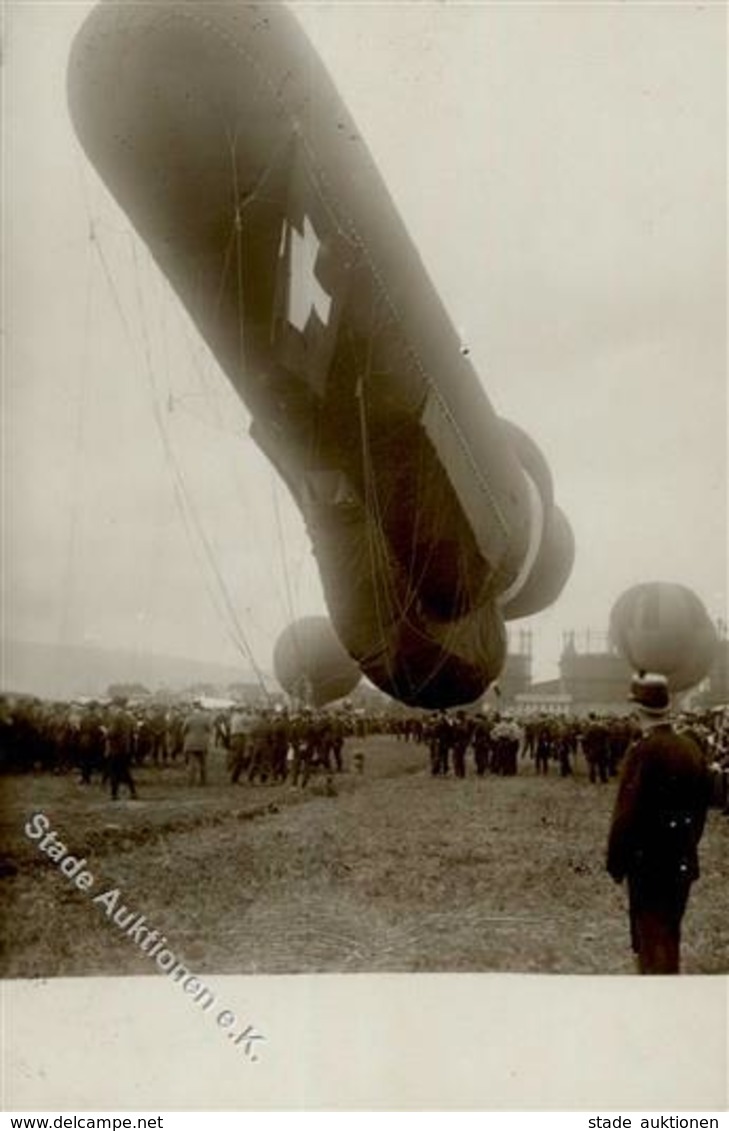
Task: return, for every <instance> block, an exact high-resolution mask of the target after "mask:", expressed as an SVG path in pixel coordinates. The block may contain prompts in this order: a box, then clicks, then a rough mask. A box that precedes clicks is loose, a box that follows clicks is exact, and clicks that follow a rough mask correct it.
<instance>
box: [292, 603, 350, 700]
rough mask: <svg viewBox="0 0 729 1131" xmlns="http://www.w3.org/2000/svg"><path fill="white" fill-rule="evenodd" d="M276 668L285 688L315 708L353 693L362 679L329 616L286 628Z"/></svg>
mask: <svg viewBox="0 0 729 1131" xmlns="http://www.w3.org/2000/svg"><path fill="white" fill-rule="evenodd" d="M273 670H274V673H275V675H276V679H277V680H278V682H279V683H280V684H281V686H282V687H283V689H284V691H286V692H288V694H289V695H292V696H294V697H296V698H299V699H302V700H304V701H305V702H306V703H307V704H308V705H309V706H312V707H323V706H325V704H327V703H332V702H333V701H334V700H335V699H342V698H343V697H344V696H345V695H349V693H350V692H351V691H354V689H355V687H356V686H357V684H358V683H359V679H360V672H359V668H358V667H357V665H356V663H355V662H354V660H353V659H352V658H351V656H349V654H348V653H347V652H346V651H345V649H344V648H343V647H342V645H341V643H340V642H339V639H338V637H337V635H336V633H335V631H334V629H333V628H332V626H331V624H330V623H329V621H328V620H327V619H326V617H302V618H301V619H300V620H296V621H294V622H293V624H290V625H289V626H288V628H286V629H284V631H283V632H282V633H281V635H280V636H279V638H278V640H277V641H276V646H275V648H274V652H273Z"/></svg>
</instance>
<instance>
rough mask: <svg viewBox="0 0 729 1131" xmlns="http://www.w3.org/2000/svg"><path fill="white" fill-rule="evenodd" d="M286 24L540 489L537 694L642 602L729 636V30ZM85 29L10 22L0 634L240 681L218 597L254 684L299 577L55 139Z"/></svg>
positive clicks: (112, 211) (672, 15) (655, 6)
mask: <svg viewBox="0 0 729 1131" xmlns="http://www.w3.org/2000/svg"><path fill="white" fill-rule="evenodd" d="M294 6H295V8H296V11H297V12H298V13H299V14H300V17H301V20H302V22H303V24H304V25H305V27H306V28H307V30H308V31H309V33H310V35H311V37H312V39H313V41H314V43H315V44H316V45H317V47H318V48H319V49H320V51H321V53H322V55H323V56H324V59H325V61H326V63H327V64H328V65H329V67H330V69H331V70H332V72H333V74H334V77H335V79H336V81H337V83H338V85H339V87H340V90H341V92H342V95H343V96H344V98H345V100H346V101H347V103H348V105H349V107H350V110H351V111H352V113H353V114H354V117H355V119H356V120H357V122H358V124H359V126H360V129H361V131H362V133H363V135H364V137H365V138H366V139H367V141H368V143H369V145H370V148H371V150H372V152H373V154H374V156H375V158H376V160H377V162H378V164H379V166H380V168H381V171H382V173H383V175H384V177H385V179H386V181H387V183H388V185H389V187H390V189H391V192H392V193H393V196H394V197H395V200H396V202H397V204H398V206H399V207H400V209H401V212H402V215H403V217H404V220H405V222H406V224H407V226H408V227H409V229H410V231H411V233H412V235H413V237H414V239H415V242H416V244H417V246H418V248H419V249H420V252H421V255H422V257H423V260H424V262H425V264H426V266H427V268H428V270H429V271H430V273H431V275H432V277H433V279H434V281H435V283H436V286H437V287H438V289H439V290H440V292H441V295H442V297H443V299H444V301H445V303H446V305H447V307H448V309H449V311H450V313H451V316H452V318H453V321H454V323H455V324H456V326H457V327H458V328H459V330H460V332H461V334H462V336H463V338H464V340H465V341H466V342H467V343H468V345H469V346H470V349H471V355H472V358H473V360H474V362H475V365H476V368H477V369H478V370H479V372H480V373H481V376H482V379H483V383H484V386H485V388H486V391H487V393H488V395H489V397H490V399H491V401H492V404H493V405H494V407H495V408H496V409H497V411H498V412H499V413H500V414H501V415H503V416H506V417H508V418H510V419H512V420H514V421H515V422H516V423H517V424H519V425H521V426H522V427H524V428H526V429H527V431H529V432H530V433H531V434H532V436H533V437H534V439H535V440H536V441H537V443H538V444H539V445H540V446H541V447H542V449H543V451H544V452H545V454H546V456H547V458H548V460H549V462H550V464H551V467H552V471H553V474H554V479H555V484H556V492H557V499H558V501H559V503H560V505H561V506H562V507H563V509H564V510H565V511H566V513H567V514H568V516H569V518H570V521H571V523H572V526H573V529H574V532H575V536H576V542H577V559H576V564H575V569H574V573H573V576H572V578H571V580H570V582H569V584H568V586H567V588H566V590H565V592H564V594H563V595H562V597H561V598H560V600H559V601H558V602H557V604H556V605H555V606H554V607H553V608H552V609H551V610H549V611H548V612H546V613H543V614H541V615H539V616H537V617H534V618H530V619H529V620H527V621H524V622H516V628H517V629H518V628H519V627H520V626H523V627H530V628H531V629H532V630H533V631H534V637H535V647H536V658H537V661H538V667H537V674H539V675H550V674H554V671H555V665H556V661H557V659H558V656H559V651H560V646H561V632H562V629H577V630H580V629H586V628H592V629H598V630H599V629H604V628H605V627H606V624H607V619H608V614H609V610H610V607H611V605H612V603H613V601H614V600H615V598H616V597H617V596H618V595H619V593H620V592H621V591H622V590H623V589H624V588H625V587H626V586H628V585H630V584H633V583H636V582H638V581H643V580H652V579H664V580H675V581H680V582H682V583H684V584H686V585H689V586H691V587H692V588H693V589H694V590H695V591H696V592H697V593H698V594H699V596H700V597H701V598H702V600H703V601H704V603H705V604H706V606H707V608H708V610H709V612H710V613H711V615H712V616H714V617H716V616H723V617H726V606H727V489H726V483H727V409H726V405H727V375H726V351H727V327H726V306H727V293H726V259H727V240H726V169H727V165H726V118H727V110H726V103H727V99H726V36H725V19H726V9H725V6H724V5H723V4H717V5H714V4H698V5H692V4H689V3H680V4H665V5H664V4H660V3H650V4H637V3H635V4H634V3H620V4H601V3H592V2H591V3H579V2H578V3H566V4H560V3H557V4H539V5H532V4H528V3H518V4H515V3H508V4H493V3H483V4H478V3H477V4H457V3H448V2H441V3H428V2H422V0H420V2H418V3H417V4H412V5H408V4H403V3H401V2H398V3H397V4H391V3H385V4H372V3H365V4H354V3H335V4H317V5H313V4H296V5H294ZM90 7H91V5H90V4H88V3H86V2H82V3H76V4H65V3H63V2H59V0H56V2H54V3H28V2H26V0H23V2H21V3H12V2H7V3H6V6H5V28H4V40H5V43H4V48H5V50H4V67H3V74H4V102H3V120H2V127H3V128H2V133H3V147H4V153H3V182H4V183H3V190H4V191H3V200H4V203H3V222H4V236H3V242H4V254H3V270H4V280H3V283H4V290H3V314H4V357H3V392H4V411H3V428H4V434H3V474H2V488H3V546H4V549H3V634H4V636H6V637H14V638H20V639H25V640H34V641H43V642H53V643H57V642H61V641H63V642H70V643H79V642H83V641H93V642H94V643H97V644H103V645H108V646H115V645H116V646H123V647H133V648H135V649H142V648H147V649H149V650H150V651H156V652H170V653H176V654H180V655H191V656H196V657H199V658H202V659H213V660H220V661H224V662H230V661H235V660H236V658H239V656H240V653H239V651H238V650H237V649H236V647H235V645H234V643H233V642H232V640H231V635H233V636H235V635H236V633H237V631H238V630H235V629H233V627H232V624H231V613H230V610H229V609H225V608H223V599H222V598H221V596H220V593H221V590H220V587H219V581H218V577H220V578H221V579H222V581H223V586H224V589H225V592H226V594H227V596H228V598H229V600H230V603H231V605H232V606H233V607H234V609H235V614H236V618H237V622H238V625H239V628H240V630H241V631H242V633H243V634H244V636H245V639H246V642H247V644H248V645H249V646H250V647H251V648H252V649H253V651H254V653H255V655H256V658H257V661H258V663H259V664H260V665H261V666H263V667H264V668H268V669H270V666H271V653H272V649H273V644H274V642H275V639H276V636H277V635H278V633H279V632H280V631H281V629H282V628H283V627H284V625H285V624H286V623H287V622H288V620H289V619H290V609H291V607H293V610H294V612H295V613H296V615H304V614H308V613H312V612H320V611H323V602H322V598H321V592H320V587H319V583H318V579H317V575H316V569H315V566H314V562H313V559H312V557H311V554H310V551H309V549H308V545H307V540H306V537H305V534H304V531H303V525H302V523H301V520H300V519H299V516H298V512H297V511H296V508H295V507H294V506H293V504H292V503H291V501H290V500H289V497H288V495H287V494H286V492H285V490H284V488H283V487H282V486H281V485H280V484H278V483H277V479H276V475H275V473H274V472H273V471H272V470H271V469H270V467H269V465H268V464H267V462H266V460H265V459H264V457H263V456H262V455H260V453H259V452H258V450H257V449H256V447H255V445H254V444H253V443H252V441H251V440H250V439H249V438H248V437H247V422H248V418H247V414H246V412H245V410H244V409H243V407H242V406H241V404H240V403H239V402H238V400H237V398H236V397H235V395H234V394H233V393H232V391H231V390H230V389H229V387H228V385H227V383H226V381H225V379H224V378H223V377H222V376H221V375H220V374H219V372H218V371H217V370H216V367H215V364H214V362H213V361H212V359H211V358H210V356H209V355H208V353H207V352H206V349H205V347H204V346H203V344H202V342H201V341H200V340H199V338H198V336H197V334H196V332H195V331H194V330H193V329H192V328H191V327H190V325H189V323H188V321H187V320H186V318H185V316H184V313H183V312H182V311H181V310H180V307H179V304H178V303H177V301H176V300H175V299H174V297H172V296H171V295H170V293H169V291H168V288H167V286H166V284H165V283H164V280H162V279H161V278H160V276H159V275H158V273H157V271H156V269H155V268H154V267H153V266H152V265H151V261H150V257H149V255H148V253H147V252H146V249H145V248H144V247H143V246H142V245H140V244H139V243H138V241H137V240H136V239H135V238H134V237H133V235H132V233H131V228H130V225H129V224H128V222H127V221H126V219H125V217H124V216H123V215H122V214H121V213H120V212H119V210H118V209H117V207H116V206H115V205H114V203H113V202H112V201H111V199H110V197H109V196H108V194H107V193H106V190H105V189H104V188H103V186H102V185H101V183H100V182H99V180H98V178H97V177H96V175H95V173H94V172H93V170H92V169H91V168H90V167H89V166H88V163H87V162H86V159H85V158H84V156H83V154H82V152H81V150H80V147H79V146H78V144H77V143H76V141H75V138H74V135H73V133H72V130H71V126H70V122H69V119H68V114H67V111H66V101H65V89H64V87H65V65H66V60H67V57H68V52H69V47H70V43H71V40H72V37H73V34H74V31H75V29H76V28H77V27H78V26H79V24H80V22H81V21H82V19H83V16H84V14H85V13H86V12H87V11H88V10H89V9H90ZM92 229H93V232H94V234H95V239H94V240H92V239H91V238H90V233H91V231H92ZM182 499H184V500H186V502H187V504H188V505H187V510H186V512H185V507H184V506H183V504H182V502H181V500H182ZM183 512H185V513H187V525H186V523H185V521H184V520H183ZM191 515H192V518H191V517H190V516H191ZM289 594H290V598H289Z"/></svg>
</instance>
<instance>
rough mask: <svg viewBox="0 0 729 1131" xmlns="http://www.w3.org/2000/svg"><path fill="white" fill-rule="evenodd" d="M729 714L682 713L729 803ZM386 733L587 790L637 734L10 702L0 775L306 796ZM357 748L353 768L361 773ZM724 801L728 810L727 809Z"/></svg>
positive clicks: (491, 715)
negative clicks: (181, 777) (294, 789)
mask: <svg viewBox="0 0 729 1131" xmlns="http://www.w3.org/2000/svg"><path fill="white" fill-rule="evenodd" d="M726 716H727V712H726V711H725V712H723V713H722V712H717V711H704V712H700V713H697V712H694V713H691V714H685V715H680V716H678V718H677V728H678V729H679V730H682V729H683V730H690V732H691V734H692V736H693V737H694V738H695V739H696V740H697V741H698V743H699V745H700V747H701V749H702V750H703V752H704V755H705V757H706V760H707V764H709V765H712V766H713V767H714V769H715V771H716V772H717V774H718V786H717V790H718V791H719V792H721V791H722V789H723V791H724V793H726V780H727V775H728V774H729V725H727V717H726ZM375 733H379V734H390V735H394V736H395V737H397V738H398V739H400V740H401V741H404V742H411V743H418V744H422V745H424V746H425V747H426V748H427V750H428V757H429V768H430V772H431V773H432V775H433V777H438V778H445V777H448V776H453V777H455V778H465V777H466V776H470V775H471V774H475V775H476V776H478V777H483V776H484V775H485V774H497V775H502V776H513V775H515V774H517V773H518V772H529V770H531V772H533V773H535V774H538V775H547V774H549V773H556V774H558V775H560V776H561V777H569V776H571V775H572V774H573V773H574V769H575V765H576V762H577V759H578V758H579V757H580V756H581V757H582V758H583V759H584V765H585V767H586V770H587V773H588V775H589V778H590V781H592V782H595V783H597V784H599V783H605V782H607V781H609V780H610V779H611V778H614V777H615V776H616V775H617V773H618V769H619V766H620V764H621V761H622V759H623V758H624V755H625V752H626V750H627V749H628V748H629V746H630V745H631V743H633V742H634V741H635V740H636V738H637V737H638V735H639V727H638V724H637V721H636V719H635V717H633V716H630V715H602V716H600V715H597V714H595V713H590V714H589V715H587V716H585V717H577V716H567V715H556V714H550V713H546V712H545V713H541V714H536V715H527V716H522V717H517V716H515V715H514V714H510V713H508V712H497V711H490V712H487V713H484V712H481V711H466V710H456V711H436V712H421V711H412V712H408V711H394V712H391V713H387V712H379V713H378V712H369V713H366V714H365V713H363V712H361V711H354V710H352V709H351V708H350V709H346V708H345V709H341V708H339V709H337V708H335V709H333V710H313V709H310V708H306V707H299V708H296V709H294V708H291V707H286V706H284V705H281V704H278V705H276V706H275V707H271V706H267V707H259V708H247V707H242V706H235V707H231V708H226V709H224V710H220V709H211V708H210V707H206V706H205V704H204V701H201V700H197V701H194V702H193V703H189V702H187V703H174V704H164V703H159V702H154V701H153V700H152V701H141V702H128V701H126V700H124V699H122V698H115V699H112V700H111V701H108V702H102V701H92V702H85V703H79V702H73V703H59V702H44V701H42V700H39V699H33V698H17V697H10V696H6V697H4V698H2V699H0V772H3V773H22V772H27V771H31V770H35V771H50V772H55V773H64V772H70V771H77V772H78V773H79V776H80V780H81V782H83V783H84V784H89V783H90V782H91V780H92V778H93V777H94V776H97V777H98V778H100V779H101V780H102V781H103V782H105V783H108V785H109V789H110V791H111V795H112V797H117V796H118V795H119V791H120V788H121V786H126V788H127V790H128V791H129V793H130V794H131V795H132V796H134V795H135V794H136V787H135V785H134V779H133V771H134V768H135V767H138V766H143V765H152V766H164V765H174V764H176V763H177V764H180V763H181V762H183V761H184V763H185V764H186V765H187V766H188V771H189V780H190V782H191V783H196V784H200V785H204V784H205V783H206V781H207V764H206V763H207V755H208V752H209V751H211V750H212V749H213V748H218V749H220V748H222V749H223V750H224V751H225V752H226V765H227V771H228V773H229V776H230V780H231V782H232V783H233V784H236V783H239V782H249V783H251V784H253V783H259V784H263V783H266V782H269V783H275V782H286V781H288V782H289V783H290V784H292V785H296V786H306V784H307V783H308V781H309V779H310V777H311V775H312V774H313V773H315V772H317V771H323V772H325V773H327V774H332V773H339V772H342V770H343V769H344V768H345V765H344V752H343V751H344V743H345V740H346V739H347V738H351V737H353V736H354V737H359V738H363V737H364V736H366V735H368V734H375ZM363 762H364V759H363V754H362V750H361V749H360V750H358V751H356V752H354V754H353V758H352V763H353V764H352V766H351V768H353V769H360V770H361V769H362V768H363ZM725 803H726V802H725Z"/></svg>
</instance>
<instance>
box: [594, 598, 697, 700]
mask: <svg viewBox="0 0 729 1131" xmlns="http://www.w3.org/2000/svg"><path fill="white" fill-rule="evenodd" d="M610 636H611V639H612V640H613V642H614V644H615V645H616V647H617V648H618V649H619V651H620V652H621V653H622V654H623V656H625V658H626V659H627V660H628V662H629V663H630V664H632V666H633V667H634V668H635V670H636V671H641V670H642V671H650V672H659V673H660V674H661V675H665V676H666V678H667V680H668V686H669V688H670V689H671V691H686V690H688V688H690V687H695V686H696V684H697V683H700V682H701V680H702V679H704V678H705V676H706V675H708V673H709V670H710V669H711V665H712V663H713V661H714V657H715V655H716V649H717V643H718V637H717V634H716V630H715V629H714V626H713V624H712V623H711V620H710V619H709V615H708V613H707V612H706V609H705V608H704V606H703V604H702V603H701V601H700V600H699V598H698V597H697V596H696V594H695V593H694V592H693V591H692V590H691V589H688V588H687V587H686V586H685V585H678V584H675V583H672V582H668V581H650V582H645V583H644V584H642V585H635V586H633V588H631V589H627V590H626V591H625V592H624V593H623V594H622V595H621V596H620V597H619V598H618V600H617V601H616V602H615V604H614V606H613V609H612V612H611V614H610Z"/></svg>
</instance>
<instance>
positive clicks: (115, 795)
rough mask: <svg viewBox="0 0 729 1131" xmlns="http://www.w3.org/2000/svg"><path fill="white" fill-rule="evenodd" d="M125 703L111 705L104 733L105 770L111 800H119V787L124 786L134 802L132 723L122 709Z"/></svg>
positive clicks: (130, 718)
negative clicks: (105, 745) (105, 746)
mask: <svg viewBox="0 0 729 1131" xmlns="http://www.w3.org/2000/svg"><path fill="white" fill-rule="evenodd" d="M125 706H126V703H125V701H123V700H119V701H117V702H116V703H114V704H113V705H112V709H111V718H110V720H109V726H108V729H107V732H106V744H107V755H106V768H107V774H108V778H109V785H110V787H111V799H112V801H117V800H118V799H119V786H120V785H125V786H126V787H127V789H128V790H129V793H130V795H131V796H132V797H133V798H134V799H135V800H136V797H137V790H136V787H135V785H134V779H133V778H132V755H133V753H134V721H133V719H132V717H131V715H129V714H128V712H127V711H126V710H125V709H124V708H125Z"/></svg>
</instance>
